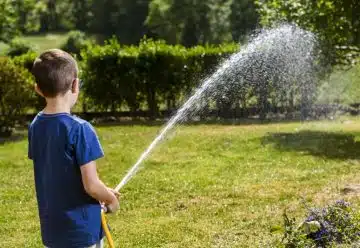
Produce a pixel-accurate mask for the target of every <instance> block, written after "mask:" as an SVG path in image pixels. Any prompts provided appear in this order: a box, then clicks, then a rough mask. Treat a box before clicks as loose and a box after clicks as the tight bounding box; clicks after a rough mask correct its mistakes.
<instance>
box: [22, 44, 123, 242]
mask: <svg viewBox="0 0 360 248" xmlns="http://www.w3.org/2000/svg"><path fill="white" fill-rule="evenodd" d="M32 73H33V75H34V76H35V80H36V87H35V90H36V92H37V93H38V94H40V95H41V96H43V97H44V98H45V99H46V107H45V109H44V110H43V111H41V112H40V113H39V114H38V115H37V116H36V117H35V119H34V120H33V122H32V123H31V125H30V127H29V158H30V159H32V160H33V163H34V176H35V187H36V195H37V201H38V207H39V217H40V226H41V235H42V240H43V243H44V245H45V246H46V247H49V248H85V247H101V246H102V239H103V236H104V235H103V230H102V228H101V204H104V205H105V206H106V209H107V211H108V212H115V211H116V210H117V209H118V208H119V202H118V199H117V196H118V195H117V194H116V193H115V192H114V191H113V190H111V189H109V188H107V187H106V186H105V185H104V184H103V183H102V182H101V181H100V179H99V178H98V175H97V171H96V162H95V160H97V159H99V158H100V157H102V156H103V155H104V154H103V150H102V147H101V145H100V142H99V140H98V138H97V135H96V133H95V131H94V129H93V127H92V126H91V125H90V124H89V123H88V122H86V121H84V120H82V119H79V118H76V117H73V116H71V115H70V109H71V108H72V107H73V106H74V104H75V103H76V101H77V99H78V95H79V90H80V81H79V79H78V67H77V63H76V61H75V60H74V58H73V57H71V55H69V54H68V53H66V52H64V51H61V50H58V49H53V50H49V51H46V52H44V53H43V54H41V55H40V56H39V57H38V58H37V59H36V60H35V62H34V65H33V69H32ZM100 203H101V204H100Z"/></svg>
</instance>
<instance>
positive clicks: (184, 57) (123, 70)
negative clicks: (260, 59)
mask: <svg viewBox="0 0 360 248" xmlns="http://www.w3.org/2000/svg"><path fill="white" fill-rule="evenodd" d="M236 49H238V46H237V45H235V44H230V45H227V46H225V45H224V46H219V47H210V46H208V47H200V46H198V47H194V48H192V49H186V48H184V47H182V46H179V45H176V46H171V45H166V44H165V43H164V42H161V41H153V40H151V39H144V40H142V41H141V43H140V44H139V46H121V45H120V44H119V43H118V42H117V41H116V40H115V39H112V40H110V41H109V42H108V43H107V44H106V45H105V46H94V47H92V48H91V49H87V50H84V51H83V52H82V57H83V58H84V68H83V69H84V75H83V77H84V80H85V82H86V84H85V86H84V91H85V93H86V94H87V96H88V97H90V99H92V100H93V101H94V103H95V105H97V106H99V107H101V109H104V110H109V109H111V110H112V111H115V110H117V109H119V108H121V107H122V106H123V103H126V104H127V106H128V107H129V108H130V109H131V110H132V111H136V110H139V108H140V106H141V105H142V104H146V105H147V106H148V108H149V110H150V112H151V113H152V116H155V115H156V114H157V113H158V110H159V103H160V101H161V100H162V101H165V102H167V103H168V108H174V107H175V106H176V103H177V100H179V98H180V95H181V94H187V93H188V92H189V90H191V89H192V88H193V87H194V86H195V85H196V84H197V82H196V81H194V79H195V77H197V78H198V76H199V75H200V74H203V73H205V72H208V71H209V70H211V69H212V68H213V67H214V66H215V65H216V64H217V63H218V62H219V59H221V58H222V57H223V56H225V55H227V54H230V53H233V52H235V51H236Z"/></svg>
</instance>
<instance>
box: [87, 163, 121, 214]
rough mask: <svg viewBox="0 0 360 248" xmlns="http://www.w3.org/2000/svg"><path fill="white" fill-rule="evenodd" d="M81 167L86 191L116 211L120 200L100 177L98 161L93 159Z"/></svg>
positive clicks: (111, 210) (109, 208)
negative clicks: (97, 166)
mask: <svg viewBox="0 0 360 248" xmlns="http://www.w3.org/2000/svg"><path fill="white" fill-rule="evenodd" d="M80 169H81V178H82V181H83V185H84V188H85V191H86V192H87V193H88V194H89V195H90V196H92V197H93V198H95V199H96V200H98V201H99V202H101V203H104V204H105V205H106V207H107V209H108V210H109V211H110V212H115V211H116V210H117V209H118V208H119V201H118V199H117V197H116V195H115V194H114V192H113V191H112V190H110V189H109V188H107V187H106V186H105V184H104V183H103V182H102V181H101V180H100V179H99V177H98V174H97V170H96V162H95V161H91V162H89V163H87V164H85V165H82V166H81V167H80Z"/></svg>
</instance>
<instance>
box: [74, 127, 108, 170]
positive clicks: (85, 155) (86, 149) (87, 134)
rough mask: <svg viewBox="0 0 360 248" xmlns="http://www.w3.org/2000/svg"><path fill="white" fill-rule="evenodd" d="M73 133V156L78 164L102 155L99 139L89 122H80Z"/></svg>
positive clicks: (80, 164) (83, 163)
mask: <svg viewBox="0 0 360 248" xmlns="http://www.w3.org/2000/svg"><path fill="white" fill-rule="evenodd" d="M75 135H76V137H75V156H76V162H77V164H78V165H79V166H82V165H85V164H87V163H89V162H91V161H95V160H97V159H99V158H101V157H103V156H104V152H103V149H102V147H101V144H100V141H99V139H98V137H97V135H96V132H95V130H94V128H93V127H92V126H91V124H90V123H88V122H85V123H82V124H80V125H79V127H78V130H77V132H76V133H75Z"/></svg>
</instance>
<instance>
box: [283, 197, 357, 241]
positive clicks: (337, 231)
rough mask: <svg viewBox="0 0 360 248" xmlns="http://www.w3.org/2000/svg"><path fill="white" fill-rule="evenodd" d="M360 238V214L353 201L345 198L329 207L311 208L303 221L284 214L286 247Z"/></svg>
mask: <svg viewBox="0 0 360 248" xmlns="http://www.w3.org/2000/svg"><path fill="white" fill-rule="evenodd" d="M357 241H360V215H359V213H358V211H355V209H353V207H351V205H350V203H348V202H345V201H343V200H340V201H336V202H335V203H334V204H332V205H330V206H327V207H325V208H320V209H319V208H313V209H309V211H308V214H307V217H306V218H305V221H304V222H303V223H302V224H301V225H297V224H296V220H295V219H290V218H289V217H288V216H287V215H286V214H285V215H284V237H283V240H282V242H281V243H282V245H283V246H284V247H286V248H293V247H294V248H295V247H332V245H350V244H353V243H354V242H357Z"/></svg>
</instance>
